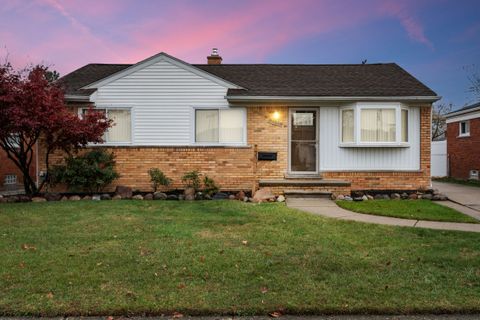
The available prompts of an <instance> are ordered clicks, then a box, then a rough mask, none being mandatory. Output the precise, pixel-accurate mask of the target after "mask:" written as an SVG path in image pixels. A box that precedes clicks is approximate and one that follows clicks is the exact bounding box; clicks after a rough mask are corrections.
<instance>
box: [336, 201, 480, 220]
mask: <svg viewBox="0 0 480 320" xmlns="http://www.w3.org/2000/svg"><path fill="white" fill-rule="evenodd" d="M337 204H338V205H339V206H340V207H342V208H344V209H347V210H350V211H354V212H359V213H365V214H374V215H379V216H387V217H395V218H404V219H416V220H428V221H444V222H466V223H479V222H480V221H478V220H477V219H474V218H472V217H470V216H467V215H464V214H463V213H461V212H458V211H457V210H455V209H452V208H449V207H445V206H442V205H440V204H437V203H435V202H433V201H430V200H397V201H395V200H374V201H359V202H356V201H337Z"/></svg>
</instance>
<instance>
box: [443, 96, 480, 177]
mask: <svg viewBox="0 0 480 320" xmlns="http://www.w3.org/2000/svg"><path fill="white" fill-rule="evenodd" d="M446 118H447V154H448V165H449V175H450V176H451V177H454V178H459V179H478V178H479V170H480V102H479V103H475V104H472V105H469V106H466V107H464V108H462V109H460V110H457V111H453V112H450V113H449V114H447V115H446Z"/></svg>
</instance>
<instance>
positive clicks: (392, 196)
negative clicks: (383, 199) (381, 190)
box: [390, 193, 401, 200]
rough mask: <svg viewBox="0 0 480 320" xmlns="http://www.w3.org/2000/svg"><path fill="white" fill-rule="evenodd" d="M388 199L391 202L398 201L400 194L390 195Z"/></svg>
mask: <svg viewBox="0 0 480 320" xmlns="http://www.w3.org/2000/svg"><path fill="white" fill-rule="evenodd" d="M390 198H391V199H392V200H400V199H401V196H400V194H398V193H392V194H391V195H390Z"/></svg>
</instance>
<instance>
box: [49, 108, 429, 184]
mask: <svg viewBox="0 0 480 320" xmlns="http://www.w3.org/2000/svg"><path fill="white" fill-rule="evenodd" d="M275 111H276V112H279V114H280V117H279V119H278V120H277V121H274V120H272V114H273V113H274V112H275ZM430 112H431V108H430V106H425V107H422V109H421V155H420V158H421V159H420V170H419V171H414V172H393V171H390V172H324V173H323V177H324V178H326V179H343V180H349V181H351V182H352V189H353V190H367V189H372V190H385V189H389V190H393V189H394V190H413V189H423V188H428V187H430V125H431V121H430ZM247 117H248V145H249V146H248V147H245V148H231V147H218V148H212V147H207V148H203V147H115V148H109V149H108V150H110V151H112V152H114V153H115V155H116V161H117V170H118V171H119V172H120V173H121V175H122V177H121V178H120V179H119V180H118V181H116V182H115V185H120V184H121V185H128V186H131V187H133V188H135V189H140V190H143V191H148V190H150V189H151V187H150V182H149V177H148V173H147V171H148V169H149V168H152V167H158V168H160V169H161V170H162V171H164V172H165V173H166V174H167V176H169V177H170V178H172V179H173V180H174V181H173V187H175V188H181V187H182V183H181V181H180V178H181V176H182V175H183V174H184V173H185V172H187V171H191V170H199V171H200V172H202V173H204V174H207V175H209V176H210V177H212V178H213V179H215V181H216V182H217V183H218V184H219V185H220V186H221V187H222V189H224V190H240V189H242V190H251V189H252V188H256V187H257V183H258V180H259V179H283V178H284V177H285V174H286V173H287V168H288V108H287V107H285V106H283V107H282V106H280V107H279V106H276V107H263V106H256V107H253V106H252V107H248V108H247ZM256 151H273V152H277V161H256V158H255V154H256V153H255V152H256ZM61 160H62V156H61V155H60V154H57V155H55V156H53V157H52V163H55V162H61ZM113 187H114V186H111V188H110V189H113ZM345 191H346V190H345Z"/></svg>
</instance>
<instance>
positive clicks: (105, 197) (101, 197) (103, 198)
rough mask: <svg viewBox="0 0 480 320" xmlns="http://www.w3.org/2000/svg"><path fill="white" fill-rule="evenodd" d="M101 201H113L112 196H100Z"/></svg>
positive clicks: (106, 194)
mask: <svg viewBox="0 0 480 320" xmlns="http://www.w3.org/2000/svg"><path fill="white" fill-rule="evenodd" d="M100 199H101V200H112V196H110V195H109V194H108V193H104V194H102V195H101V196H100Z"/></svg>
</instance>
